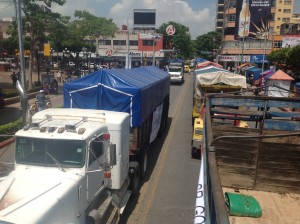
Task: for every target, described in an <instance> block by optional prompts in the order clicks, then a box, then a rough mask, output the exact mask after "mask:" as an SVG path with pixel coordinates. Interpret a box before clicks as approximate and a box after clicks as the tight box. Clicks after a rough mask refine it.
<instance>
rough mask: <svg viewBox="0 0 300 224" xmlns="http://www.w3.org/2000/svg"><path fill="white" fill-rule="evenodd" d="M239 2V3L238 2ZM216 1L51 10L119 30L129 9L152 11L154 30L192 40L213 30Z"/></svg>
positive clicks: (0, 7)
mask: <svg viewBox="0 0 300 224" xmlns="http://www.w3.org/2000/svg"><path fill="white" fill-rule="evenodd" d="M238 1H241V0H238ZM9 2H12V0H0V19H1V18H3V17H6V16H14V9H13V6H12V4H11V3H9ZM216 4H217V0H66V3H65V4H64V5H63V6H58V5H53V7H52V10H53V11H56V12H59V13H61V14H62V15H64V16H73V15H74V12H75V10H86V11H89V12H90V13H92V14H94V15H96V16H98V17H106V18H110V19H113V21H114V22H115V23H116V24H117V25H118V27H121V26H122V24H125V25H126V24H127V21H128V26H129V29H130V28H132V27H133V9H156V28H158V27H159V26H160V25H161V24H163V23H168V22H169V21H174V22H177V23H180V24H182V25H185V26H187V27H189V30H190V34H191V36H192V38H193V39H195V38H196V37H197V36H199V35H202V34H206V33H207V32H209V31H213V30H214V29H215V17H216ZM295 8H296V9H295V13H300V0H295Z"/></svg>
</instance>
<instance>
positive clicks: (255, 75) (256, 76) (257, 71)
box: [246, 67, 262, 80]
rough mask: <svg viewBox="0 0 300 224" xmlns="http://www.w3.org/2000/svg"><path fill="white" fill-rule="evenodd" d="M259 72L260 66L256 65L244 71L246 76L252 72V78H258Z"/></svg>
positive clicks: (260, 71)
mask: <svg viewBox="0 0 300 224" xmlns="http://www.w3.org/2000/svg"><path fill="white" fill-rule="evenodd" d="M261 73H262V70H261V68H258V67H251V68H249V69H247V71H246V74H247V76H249V75H252V74H253V75H254V80H257V79H259V78H260V76H261Z"/></svg>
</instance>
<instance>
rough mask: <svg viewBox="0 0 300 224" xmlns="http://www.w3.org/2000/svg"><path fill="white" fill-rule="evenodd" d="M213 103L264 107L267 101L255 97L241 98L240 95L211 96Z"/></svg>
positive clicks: (216, 104) (217, 104)
mask: <svg viewBox="0 0 300 224" xmlns="http://www.w3.org/2000/svg"><path fill="white" fill-rule="evenodd" d="M210 100H211V105H212V107H213V106H227V107H234V106H245V107H264V106H265V102H264V101H263V100H255V99H241V98H238V97H236V98H235V97H233V98H210Z"/></svg>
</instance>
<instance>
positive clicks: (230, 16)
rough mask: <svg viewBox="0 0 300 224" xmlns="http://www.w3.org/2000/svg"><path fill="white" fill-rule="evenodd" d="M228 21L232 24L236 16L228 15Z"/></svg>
mask: <svg viewBox="0 0 300 224" xmlns="http://www.w3.org/2000/svg"><path fill="white" fill-rule="evenodd" d="M227 20H228V21H229V22H232V21H234V22H235V14H228V15H227Z"/></svg>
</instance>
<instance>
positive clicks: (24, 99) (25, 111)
mask: <svg viewBox="0 0 300 224" xmlns="http://www.w3.org/2000/svg"><path fill="white" fill-rule="evenodd" d="M16 88H17V90H18V92H19V94H20V98H21V99H20V100H21V106H22V117H23V123H24V125H25V126H27V125H29V124H30V123H31V115H30V111H29V106H28V96H27V92H26V91H25V90H24V88H23V86H22V84H21V82H20V81H19V80H17V84H16Z"/></svg>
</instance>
